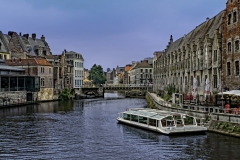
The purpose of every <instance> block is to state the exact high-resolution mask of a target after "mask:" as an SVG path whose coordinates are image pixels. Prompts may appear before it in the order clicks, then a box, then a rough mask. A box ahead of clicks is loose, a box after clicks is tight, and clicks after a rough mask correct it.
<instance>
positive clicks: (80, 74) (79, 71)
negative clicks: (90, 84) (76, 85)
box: [75, 70, 83, 77]
mask: <svg viewBox="0 0 240 160" xmlns="http://www.w3.org/2000/svg"><path fill="white" fill-rule="evenodd" d="M75 77H83V71H82V70H75Z"/></svg>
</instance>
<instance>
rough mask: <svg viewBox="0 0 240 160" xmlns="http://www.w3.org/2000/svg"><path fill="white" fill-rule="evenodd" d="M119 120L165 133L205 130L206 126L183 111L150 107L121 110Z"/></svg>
mask: <svg viewBox="0 0 240 160" xmlns="http://www.w3.org/2000/svg"><path fill="white" fill-rule="evenodd" d="M117 120H118V122H120V123H125V124H129V125H134V126H137V127H141V128H144V129H148V130H152V131H156V132H160V133H163V134H178V133H191V132H205V131H206V130H207V128H206V127H203V126H200V125H198V123H197V119H196V117H193V116H189V115H186V114H182V113H176V112H169V111H162V110H157V109H150V108H131V109H128V110H126V111H124V112H120V113H119V115H118V118H117Z"/></svg>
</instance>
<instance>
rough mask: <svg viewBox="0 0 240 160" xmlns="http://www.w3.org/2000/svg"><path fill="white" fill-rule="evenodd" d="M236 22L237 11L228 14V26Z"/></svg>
mask: <svg viewBox="0 0 240 160" xmlns="http://www.w3.org/2000/svg"><path fill="white" fill-rule="evenodd" d="M236 22H237V11H233V13H229V14H228V24H231V23H236Z"/></svg>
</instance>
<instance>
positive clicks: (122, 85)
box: [103, 84, 153, 87]
mask: <svg viewBox="0 0 240 160" xmlns="http://www.w3.org/2000/svg"><path fill="white" fill-rule="evenodd" d="M103 87H153V84H147V85H146V84H104V85H103Z"/></svg>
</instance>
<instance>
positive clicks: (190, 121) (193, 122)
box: [183, 116, 195, 125]
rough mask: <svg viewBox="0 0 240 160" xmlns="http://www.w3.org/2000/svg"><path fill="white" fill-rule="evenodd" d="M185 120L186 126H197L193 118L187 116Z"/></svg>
mask: <svg viewBox="0 0 240 160" xmlns="http://www.w3.org/2000/svg"><path fill="white" fill-rule="evenodd" d="M183 120H184V124H185V125H195V121H194V118H193V117H190V116H185V118H184V119H183Z"/></svg>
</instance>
